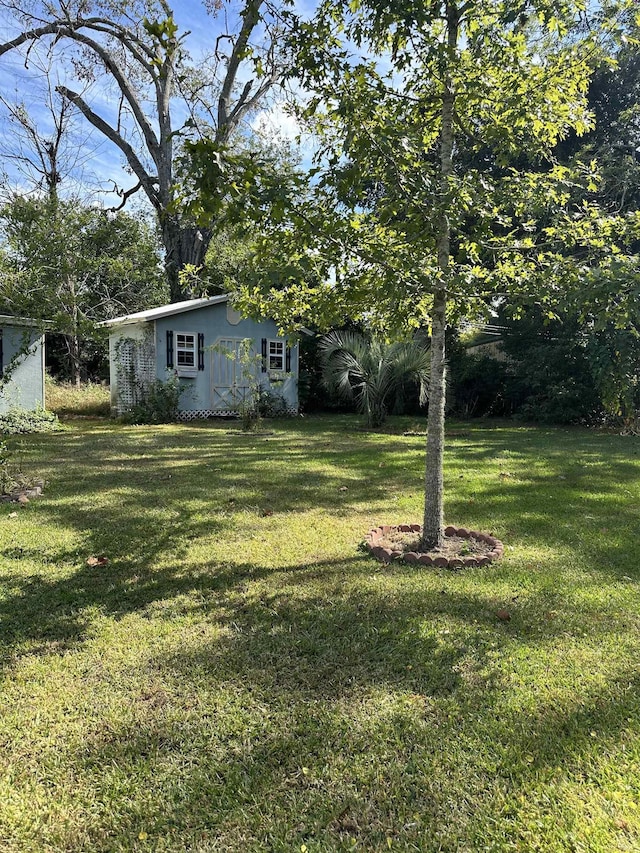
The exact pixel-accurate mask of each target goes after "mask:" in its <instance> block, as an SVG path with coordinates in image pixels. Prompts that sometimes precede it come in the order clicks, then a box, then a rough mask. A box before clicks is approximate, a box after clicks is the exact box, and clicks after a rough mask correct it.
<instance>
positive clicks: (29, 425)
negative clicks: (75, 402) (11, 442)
mask: <svg viewBox="0 0 640 853" xmlns="http://www.w3.org/2000/svg"><path fill="white" fill-rule="evenodd" d="M60 429H62V427H61V425H60V421H59V420H58V416H57V415H56V414H54V412H47V411H46V410H45V409H34V410H33V411H27V410H26V409H17V408H16V409H10V410H9V411H8V412H6V413H5V414H0V433H2V434H4V435H26V434H27V433H30V432H54V431H56V430H60Z"/></svg>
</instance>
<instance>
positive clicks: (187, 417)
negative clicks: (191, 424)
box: [178, 408, 299, 421]
mask: <svg viewBox="0 0 640 853" xmlns="http://www.w3.org/2000/svg"><path fill="white" fill-rule="evenodd" d="M297 414H299V413H298V409H294V408H289V409H287V415H290V416H291V417H293V416H295V415H297ZM240 415H241V413H240V412H238V411H237V410H235V409H216V410H215V411H214V410H213V409H190V410H188V411H185V412H178V420H179V421H202V420H207V419H208V418H239V417H240Z"/></svg>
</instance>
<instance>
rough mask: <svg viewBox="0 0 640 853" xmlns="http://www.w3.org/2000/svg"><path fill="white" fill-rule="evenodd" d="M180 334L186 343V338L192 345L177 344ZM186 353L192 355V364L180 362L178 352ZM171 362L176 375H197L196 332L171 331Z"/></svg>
mask: <svg viewBox="0 0 640 853" xmlns="http://www.w3.org/2000/svg"><path fill="white" fill-rule="evenodd" d="M180 335H182V337H183V338H184V339H185V344H186V343H187V338H191V340H192V341H193V347H189V346H186V345H183V346H179V345H178V337H179V336H180ZM179 352H182V353H186V354H187V355H192V356H193V364H180V361H179V358H178V353H179ZM173 364H174V368H175V370H176V371H177V372H178V376H197V375H198V332H179V331H177V330H174V332H173Z"/></svg>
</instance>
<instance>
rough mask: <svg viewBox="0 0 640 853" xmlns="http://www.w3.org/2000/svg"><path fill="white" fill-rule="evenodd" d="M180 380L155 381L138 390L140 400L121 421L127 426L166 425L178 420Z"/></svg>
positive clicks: (180, 392)
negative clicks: (127, 424)
mask: <svg viewBox="0 0 640 853" xmlns="http://www.w3.org/2000/svg"><path fill="white" fill-rule="evenodd" d="M183 390H184V389H183V388H182V387H181V385H180V380H179V379H178V377H177V376H172V377H170V378H169V379H167V380H162V379H155V380H154V381H153V382H150V383H149V384H148V385H145V386H144V387H143V388H141V389H140V399H139V401H138V402H137V403H136V404H135V405H134V406H132V407H131V408H130V409H129V411H128V412H126V413H125V414H124V415H123V416H122V420H123V421H124V422H125V423H129V424H168V423H171V422H172V421H176V420H177V419H178V404H179V403H180V395H181V394H182V392H183Z"/></svg>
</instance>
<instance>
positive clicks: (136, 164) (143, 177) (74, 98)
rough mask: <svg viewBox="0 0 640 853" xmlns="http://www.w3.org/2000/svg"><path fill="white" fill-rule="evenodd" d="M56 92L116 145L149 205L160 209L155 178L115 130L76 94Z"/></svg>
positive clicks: (62, 90)
mask: <svg viewBox="0 0 640 853" xmlns="http://www.w3.org/2000/svg"><path fill="white" fill-rule="evenodd" d="M56 91H57V92H60V94H61V95H63V96H64V97H65V98H68V100H70V101H71V103H72V104H74V105H75V106H76V107H77V108H78V109H79V110H80V112H81V113H82V115H83V116H84V117H85V118H86V119H87V121H89V122H90V123H91V124H92V125H93V126H94V127H95V128H96V129H97V130H99V131H100V132H101V133H103V134H104V135H105V136H106V137H107V139H109V140H110V141H111V142H113V143H114V145H117V146H118V148H119V149H120V150H121V151H122V153H123V154H124V156H125V157H126V159H127V163H128V164H129V166H130V167H131V169H132V170H133V172H134V173H135V175H136V177H137V178H138V180H139V181H140V183H141V184H142V188H143V189H144V191H145V193H146V194H147V197H148V199H149V201H150V202H151V204H152V205H153V206H154V208H155V209H156V210H159V208H160V198H159V196H158V193H157V191H156V189H155V185H156V184H157V178H154V177H152V176H150V175H149V174H148V173H147V171H146V169H145V168H144V166H143V165H142V163H141V161H140V160H139V158H138V156H137V154H136V152H135V151H134V150H133V148H132V147H131V145H129V143H128V142H127V141H126V139H124V138H123V137H122V136H121V135H120V134H119V133H118V132H117V130H114V128H113V127H111V125H110V124H108V123H107V122H106V121H105V120H104V119H103V118H101V117H100V116H99V115H97V113H94V111H93V110H92V109H91V107H90V106H89V105H88V104H87V102H86V101H85V100H84V99H83V98H82V97H81V96H80V95H79V94H78V93H77V92H72V91H71V89H67V87H66V86H57V87H56Z"/></svg>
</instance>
